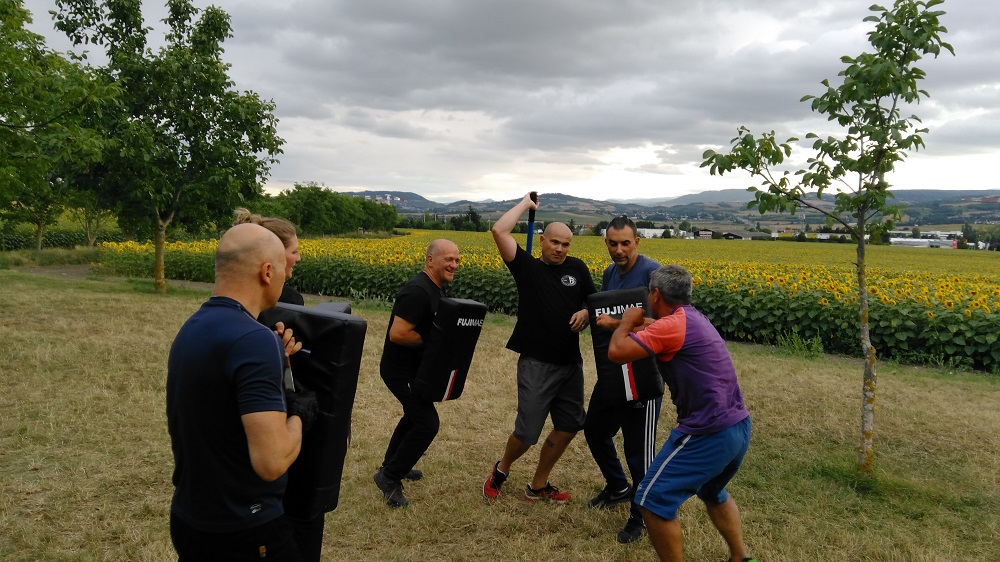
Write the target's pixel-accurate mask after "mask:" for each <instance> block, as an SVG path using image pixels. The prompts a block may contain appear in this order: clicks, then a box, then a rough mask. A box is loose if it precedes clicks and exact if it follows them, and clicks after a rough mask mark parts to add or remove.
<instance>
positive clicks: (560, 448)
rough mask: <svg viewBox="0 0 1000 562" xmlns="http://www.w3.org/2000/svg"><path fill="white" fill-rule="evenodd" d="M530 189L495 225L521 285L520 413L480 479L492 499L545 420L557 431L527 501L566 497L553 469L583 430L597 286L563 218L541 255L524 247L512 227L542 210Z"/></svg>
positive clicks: (515, 344)
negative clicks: (583, 350)
mask: <svg viewBox="0 0 1000 562" xmlns="http://www.w3.org/2000/svg"><path fill="white" fill-rule="evenodd" d="M537 208H538V204H537V203H536V202H535V201H532V200H531V197H530V194H529V195H525V196H524V199H522V200H521V201H520V202H518V203H517V205H515V206H514V207H513V208H511V209H510V210H509V211H507V212H506V213H505V214H504V215H503V216H502V217H500V219H499V220H497V222H496V223H495V224H494V225H493V229H492V233H493V240H494V242H496V245H497V249H498V250H499V251H500V257H501V258H503V261H504V264H506V265H507V269H509V270H510V273H511V275H512V276H513V277H514V283H515V284H516V285H517V295H518V299H517V323H516V324H515V325H514V332H513V333H512V334H511V336H510V340H508V342H507V348H508V349H510V350H512V351H515V352H517V353H519V354H520V357H519V359H518V361H517V419H516V421H515V422H514V432H513V433H512V434H511V435H510V437H508V438H507V444H506V446H505V448H504V452H503V456H502V457H501V458H500V459H499V460H498V461H497V462H496V463H495V464H494V465H493V470H492V471H491V474H490V476H489V477H488V478H487V479H486V482H485V483H484V484H483V495H485V496H486V497H487V498H490V499H494V498H496V497H497V496H498V495H499V494H500V487H501V486H502V485H503V483H504V481H506V480H507V475H508V474H509V472H510V467H511V465H513V464H514V462H515V461H516V460H517V459H519V458H521V456H522V455H524V453H526V452H528V449H530V448H531V446H532V445H534V444H535V443H537V442H538V438H539V437H540V436H541V433H542V427H543V426H544V424H545V418H546V417H547V416H549V415H551V416H552V431H551V432H550V433H549V434H548V436H547V437H546V438H545V441H544V443H543V445H542V450H541V452H540V453H539V457H538V466H537V467H536V468H535V474H534V476H533V477H532V479H531V482H529V483H528V485H527V486H526V487H525V491H524V498H525V499H526V500H529V501H537V500H549V501H554V502H560V503H562V502H566V501H569V499H570V494H569V493H568V492H564V491H561V490H559V489H558V488H556V487H555V486H553V485H552V484H551V483H550V482H549V473H550V472H551V471H552V468H553V467H554V466H555V464H556V461H558V460H559V457H561V456H562V454H563V452H564V451H565V450H566V447H567V446H568V445H569V443H570V441H572V440H573V437H574V436H576V433H577V432H578V431H579V430H580V429H582V428H583V422H584V420H585V412H584V408H583V359H582V356H581V355H580V336H579V332H580V331H581V330H583V329H584V328H585V327H586V326H587V323H588V320H589V316H588V312H587V307H586V300H585V299H586V298H587V296H589V295H591V294H592V293H595V292H597V288H596V287H595V286H594V279H593V277H592V276H591V274H590V270H589V269H588V268H587V266H586V264H584V263H583V261H581V260H579V259H577V258H572V257H569V255H568V254H569V246H570V242H571V241H572V239H573V233H572V231H570V229H569V227H568V226H566V225H565V224H563V223H559V222H554V223H550V224H549V225H548V226H547V227H546V228H545V231H544V233H543V234H542V236H541V237H540V238H539V246H540V248H541V257H540V258H537V259H536V258H533V257H532V256H531V255H530V254H528V253H527V252H526V251H524V250H523V249H522V248H521V247H520V246H518V244H517V242H516V241H515V240H514V237H513V236H511V232H513V230H514V226H515V225H516V224H517V222H518V220H519V219H520V218H521V215H523V214H524V212H525V211H527V210H531V209H537Z"/></svg>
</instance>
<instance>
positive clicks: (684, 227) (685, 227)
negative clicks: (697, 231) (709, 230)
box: [677, 220, 694, 232]
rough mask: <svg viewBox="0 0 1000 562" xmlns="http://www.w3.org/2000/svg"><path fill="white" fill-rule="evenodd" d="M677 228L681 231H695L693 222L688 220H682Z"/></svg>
mask: <svg viewBox="0 0 1000 562" xmlns="http://www.w3.org/2000/svg"><path fill="white" fill-rule="evenodd" d="M677 229H678V230H680V231H681V232H693V231H694V229H693V228H692V227H691V222H690V221H686V220H684V221H681V223H680V224H679V225H677Z"/></svg>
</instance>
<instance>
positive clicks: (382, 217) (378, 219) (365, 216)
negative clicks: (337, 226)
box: [360, 199, 396, 232]
mask: <svg viewBox="0 0 1000 562" xmlns="http://www.w3.org/2000/svg"><path fill="white" fill-rule="evenodd" d="M360 201H361V212H362V216H361V228H362V230H365V231H366V232H388V231H391V230H392V227H393V226H394V225H395V224H396V207H393V206H392V205H387V204H385V203H379V202H378V201H370V200H368V199H361V200H360Z"/></svg>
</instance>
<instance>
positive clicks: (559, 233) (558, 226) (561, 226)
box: [542, 222, 573, 238]
mask: <svg viewBox="0 0 1000 562" xmlns="http://www.w3.org/2000/svg"><path fill="white" fill-rule="evenodd" d="M542 236H555V237H559V238H573V231H572V230H570V229H569V227H568V226H566V223H562V222H550V223H549V224H548V225H547V226H546V227H545V230H543V231H542Z"/></svg>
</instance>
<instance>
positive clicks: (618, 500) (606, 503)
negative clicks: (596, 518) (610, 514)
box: [589, 486, 632, 509]
mask: <svg viewBox="0 0 1000 562" xmlns="http://www.w3.org/2000/svg"><path fill="white" fill-rule="evenodd" d="M630 501H632V487H631V486H625V489H624V490H621V491H618V492H614V491H612V490H611V489H610V488H608V487H607V486H605V487H604V489H603V490H601V493H599V494H597V495H596V496H594V497H593V498H591V499H590V504H589V505H590V507H599V508H602V509H610V508H612V507H614V506H616V505H621V504H623V503H625V502H630Z"/></svg>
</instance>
